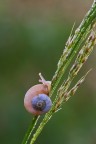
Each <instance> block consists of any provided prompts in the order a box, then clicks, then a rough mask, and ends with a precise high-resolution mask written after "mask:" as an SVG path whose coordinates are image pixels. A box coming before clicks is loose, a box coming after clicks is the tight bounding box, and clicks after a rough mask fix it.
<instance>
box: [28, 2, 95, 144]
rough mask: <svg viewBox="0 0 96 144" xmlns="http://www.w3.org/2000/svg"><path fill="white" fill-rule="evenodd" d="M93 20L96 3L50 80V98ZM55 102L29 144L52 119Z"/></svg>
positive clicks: (32, 142)
mask: <svg viewBox="0 0 96 144" xmlns="http://www.w3.org/2000/svg"><path fill="white" fill-rule="evenodd" d="M95 18H96V1H94V3H93V5H92V7H91V9H90V10H89V12H88V13H87V15H86V16H85V18H84V19H83V21H82V23H81V24H80V26H79V28H78V29H77V31H76V32H75V34H74V37H73V43H72V45H71V51H70V54H69V55H68V57H67V58H66V60H64V62H62V65H60V67H58V68H57V71H56V73H55V76H54V77H53V80H52V88H51V92H50V96H52V95H53V93H54V91H55V89H56V88H57V86H58V84H59V82H60V80H61V78H62V76H63V75H64V72H65V70H66V69H67V67H68V66H69V64H70V62H71V60H72V59H73V57H74V55H75V54H76V52H77V51H78V49H79V46H80V45H81V43H82V42H83V41H84V39H85V38H86V37H87V35H88V33H89V32H90V29H91V24H92V22H93V21H94V20H95ZM61 58H62V56H61ZM60 60H61V59H60ZM56 100H57V97H56V98H55V100H54V102H53V105H52V108H51V110H50V111H49V112H48V113H47V114H46V115H45V117H44V119H43V120H42V122H41V123H40V125H39V127H38V128H37V130H36V132H35V134H34V135H33V138H32V139H31V142H30V144H34V142H35V141H36V139H37V137H38V136H39V134H40V133H41V131H42V130H43V128H44V126H45V125H46V124H47V122H48V121H49V120H50V118H51V117H52V115H53V113H54V112H53V110H54V106H55V104H56Z"/></svg>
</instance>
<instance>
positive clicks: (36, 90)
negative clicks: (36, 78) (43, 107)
mask: <svg viewBox="0 0 96 144" xmlns="http://www.w3.org/2000/svg"><path fill="white" fill-rule="evenodd" d="M38 94H46V95H48V94H49V90H48V86H47V85H44V84H37V85H35V86H33V87H31V88H30V89H29V90H28V91H27V93H26V94H25V98H24V106H25V108H26V110H27V111H28V112H29V113H32V114H34V115H40V114H42V112H41V111H36V110H35V109H34V108H33V107H32V104H31V100H32V98H33V97H34V96H37V95H38Z"/></svg>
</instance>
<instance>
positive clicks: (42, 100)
mask: <svg viewBox="0 0 96 144" xmlns="http://www.w3.org/2000/svg"><path fill="white" fill-rule="evenodd" d="M39 75H40V77H41V78H42V79H41V80H40V82H42V83H43V84H37V85H35V86H33V87H31V88H30V89H29V90H28V91H27V93H26V94H25V98H24V106H25V108H26V110H27V111H28V112H29V113H32V114H33V115H41V114H44V113H46V112H48V111H49V110H50V108H51V106H52V102H51V99H50V98H49V96H48V95H49V91H50V88H51V83H50V82H49V81H45V79H44V78H43V77H42V75H41V74H39Z"/></svg>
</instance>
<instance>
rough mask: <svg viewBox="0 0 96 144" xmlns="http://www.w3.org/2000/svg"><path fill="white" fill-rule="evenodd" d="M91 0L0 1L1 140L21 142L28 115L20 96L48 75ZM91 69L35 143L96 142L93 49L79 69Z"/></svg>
mask: <svg viewBox="0 0 96 144" xmlns="http://www.w3.org/2000/svg"><path fill="white" fill-rule="evenodd" d="M91 4H92V0H85V1H84V0H80V1H77V0H67V1H65V0H1V1H0V144H21V141H22V139H23V136H24V134H25V132H26V130H27V128H28V126H29V124H30V122H31V120H32V116H31V115H30V114H29V113H27V112H26V110H25V108H24V106H23V99H24V95H25V93H26V91H27V90H28V89H29V88H30V87H31V86H32V85H35V84H37V83H38V79H39V77H38V73H39V72H41V73H42V74H43V76H44V77H45V78H46V79H48V80H51V78H52V76H53V74H54V72H55V70H56V65H57V62H58V60H59V57H60V55H61V54H62V51H63V48H64V44H65V42H66V40H67V38H68V36H69V34H70V31H71V28H72V25H73V23H74V22H76V26H75V28H76V27H77V26H78V25H79V23H80V21H81V20H82V18H83V17H84V15H85V13H86V12H87V11H88V9H89V8H90V6H91ZM90 68H93V71H92V72H91V73H90V74H89V76H88V77H87V79H86V81H85V83H84V84H83V85H82V86H81V87H80V89H79V91H78V92H77V93H76V94H75V96H74V97H73V98H71V99H70V100H69V101H68V102H67V103H65V104H64V106H63V109H62V110H61V111H59V112H58V113H57V114H56V115H54V117H53V118H52V119H51V120H50V122H49V123H48V124H47V125H46V127H45V129H44V131H43V132H42V133H41V135H40V136H39V138H38V140H37V142H36V143H38V144H49V143H50V144H53V143H55V144H96V50H94V52H93V53H92V55H91V56H90V58H89V60H88V62H87V63H86V64H85V66H84V67H83V69H82V71H81V72H80V73H79V77H78V78H80V76H81V75H83V74H85V72H86V71H87V70H89V69H90Z"/></svg>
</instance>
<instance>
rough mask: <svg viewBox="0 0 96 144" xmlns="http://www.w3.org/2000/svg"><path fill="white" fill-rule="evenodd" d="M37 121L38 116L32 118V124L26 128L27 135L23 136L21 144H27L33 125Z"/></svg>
mask: <svg viewBox="0 0 96 144" xmlns="http://www.w3.org/2000/svg"><path fill="white" fill-rule="evenodd" d="M38 119H39V116H34V117H33V119H32V123H31V125H30V127H29V128H28V130H27V133H26V134H25V137H24V139H23V141H22V144H27V143H28V141H29V139H30V136H31V134H32V132H33V130H34V128H35V125H36V124H37V121H38Z"/></svg>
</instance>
